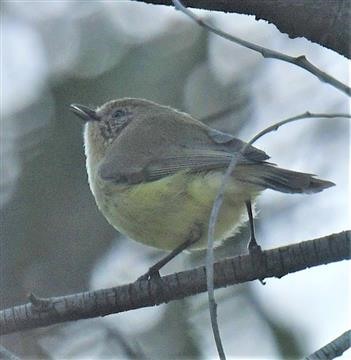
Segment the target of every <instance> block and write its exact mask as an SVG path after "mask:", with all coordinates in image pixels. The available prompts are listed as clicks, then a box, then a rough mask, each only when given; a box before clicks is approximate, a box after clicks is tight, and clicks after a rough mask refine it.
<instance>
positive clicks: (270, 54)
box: [172, 0, 351, 96]
mask: <svg viewBox="0 0 351 360" xmlns="http://www.w3.org/2000/svg"><path fill="white" fill-rule="evenodd" d="M172 3H173V4H174V6H175V7H176V8H177V9H178V10H180V11H181V12H183V13H184V14H185V15H187V16H189V17H190V18H191V19H192V20H194V21H195V22H196V23H197V24H198V25H200V26H202V27H203V28H204V29H207V30H208V31H210V32H212V33H213V34H216V35H218V36H220V37H222V38H223V39H227V40H229V41H231V42H233V43H235V44H238V45H241V46H244V47H246V48H248V49H250V50H253V51H256V52H258V53H260V54H261V55H262V56H263V57H264V58H267V59H277V60H281V61H284V62H287V63H290V64H293V65H295V66H298V67H300V68H302V69H305V70H306V71H308V72H309V73H311V74H312V75H314V76H316V77H317V78H318V79H319V80H320V81H322V82H325V83H327V84H329V85H331V86H334V87H335V88H336V89H338V90H340V91H342V92H343V93H345V94H346V95H348V96H351V88H350V87H349V86H347V85H345V84H344V83H342V82H341V81H339V80H337V79H336V78H334V77H332V76H331V75H329V74H327V73H326V72H323V71H322V70H320V69H319V68H318V67H317V66H315V65H313V64H312V63H311V62H309V61H308V60H307V58H306V56H305V55H300V56H296V57H294V56H289V55H286V54H284V53H281V52H279V51H275V50H272V49H269V48H265V47H263V46H260V45H257V44H255V43H252V42H249V41H246V40H243V39H241V38H239V37H236V36H234V35H230V34H228V33H226V32H224V31H222V30H220V29H218V28H217V27H215V26H213V25H212V24H210V23H209V22H207V21H206V20H203V19H201V18H200V17H198V16H197V15H195V14H194V12H192V11H190V10H189V9H188V8H187V7H185V6H184V5H183V4H182V2H181V1H180V0H172Z"/></svg>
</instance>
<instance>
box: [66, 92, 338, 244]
mask: <svg viewBox="0 0 351 360" xmlns="http://www.w3.org/2000/svg"><path fill="white" fill-rule="evenodd" d="M71 110H72V111H73V112H74V113H75V114H76V115H78V116H79V117H80V118H82V119H83V120H84V121H85V129H84V143H85V154H86V158H87V160H86V164H87V171H88V178H89V184H90V188H91V191H92V193H93V194H94V197H95V200H96V203H97V206H98V208H99V209H100V210H101V212H102V213H103V214H104V216H105V217H106V219H107V220H108V222H109V223H110V224H111V225H112V226H114V227H115V228H116V229H117V230H118V231H120V232H121V233H123V234H125V235H127V236H128V237H130V238H132V239H134V240H136V241H139V242H141V243H143V244H146V245H150V246H153V247H156V248H159V249H164V250H174V249H176V248H179V249H180V250H182V249H183V248H185V247H186V246H187V245H189V244H190V245H191V249H201V248H204V247H206V244H207V230H208V222H209V217H210V213H211V209H212V206H213V202H214V199H215V197H216V195H217V192H218V190H219V187H220V186H221V182H222V179H223V174H224V172H225V170H226V168H227V167H228V165H229V163H230V161H231V160H232V158H233V157H235V158H237V159H238V160H237V165H236V167H235V169H234V172H233V174H232V176H231V181H230V183H229V184H228V186H227V187H226V191H225V194H224V201H223V205H222V207H221V210H220V213H219V217H218V222H217V224H216V228H215V240H218V241H220V240H224V239H226V238H228V237H229V236H231V235H232V234H233V233H234V232H235V231H236V229H237V228H238V227H239V226H240V225H241V224H242V223H243V222H244V221H246V220H247V215H246V210H247V211H248V214H249V215H250V213H251V202H252V201H253V200H255V198H256V197H257V196H258V195H259V194H260V192H262V191H263V190H265V189H272V190H276V191H280V192H284V193H307V194H309V193H315V192H319V191H322V190H324V189H326V188H328V187H330V186H333V185H334V184H333V183H332V182H330V181H325V180H320V179H317V178H315V177H314V176H313V175H311V174H306V173H301V172H295V171H291V170H285V169H281V168H279V167H276V166H275V165H274V164H272V163H269V162H267V160H268V159H269V156H268V155H267V154H266V153H265V152H263V151H262V150H259V149H257V148H255V147H253V146H247V147H246V148H245V149H244V146H245V145H246V143H245V142H243V141H241V140H239V139H236V138H235V137H233V136H232V135H230V134H227V133H223V132H220V131H218V130H215V129H212V128H210V127H208V126H207V125H205V124H203V123H201V122H200V121H198V120H196V119H194V118H193V117H192V116H190V115H188V114H186V113H184V112H180V111H177V110H175V109H172V108H170V107H168V106H162V105H159V104H156V103H154V102H151V101H148V100H143V99H133V98H125V99H118V100H112V101H109V102H107V103H105V104H104V105H102V106H101V107H98V108H96V109H91V108H88V107H86V106H83V105H76V104H73V105H71ZM242 150H244V152H243V153H242ZM251 218H252V217H251ZM251 225H252V224H251ZM251 231H252V235H253V225H252V226H251ZM184 244H185V245H184ZM183 245H184V246H183ZM251 246H256V243H255V239H254V238H253V236H252V239H251Z"/></svg>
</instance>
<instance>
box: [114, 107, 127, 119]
mask: <svg viewBox="0 0 351 360" xmlns="http://www.w3.org/2000/svg"><path fill="white" fill-rule="evenodd" d="M126 114H127V111H126V110H123V109H118V110H116V111H115V112H114V113H112V117H113V118H115V119H117V118H120V117H122V116H125V115H126Z"/></svg>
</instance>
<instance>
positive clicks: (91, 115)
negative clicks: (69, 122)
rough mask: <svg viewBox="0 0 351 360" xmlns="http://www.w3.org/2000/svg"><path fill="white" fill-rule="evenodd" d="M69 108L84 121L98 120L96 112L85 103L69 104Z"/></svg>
mask: <svg viewBox="0 0 351 360" xmlns="http://www.w3.org/2000/svg"><path fill="white" fill-rule="evenodd" d="M69 108H70V110H71V111H72V112H73V113H74V114H76V115H77V116H78V117H80V118H81V119H83V120H84V122H87V121H99V120H100V119H99V117H98V116H97V114H96V111H95V110H93V109H90V108H88V107H87V106H85V105H79V104H71V105H70V106H69Z"/></svg>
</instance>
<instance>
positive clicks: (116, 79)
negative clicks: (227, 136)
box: [0, 1, 351, 359]
mask: <svg viewBox="0 0 351 360" xmlns="http://www.w3.org/2000/svg"><path fill="white" fill-rule="evenodd" d="M1 10H2V11H1V48H2V53H1V66H2V71H1V193H0V204H1V238H0V246H1V248H0V250H1V262H0V266H1V268H0V280H1V287H0V305H1V306H0V307H1V308H5V307H9V306H12V305H16V304H21V303H24V302H26V301H27V299H26V296H27V295H28V293H29V292H34V293H35V294H37V295H39V296H59V295H64V294H70V293H74V292H79V291H84V290H87V289H98V288H102V287H110V286H114V285H117V284H123V283H127V282H130V281H134V280H135V279H136V278H137V277H138V276H140V275H141V274H143V273H144V272H145V271H146V269H147V268H148V267H149V266H150V265H151V264H152V263H154V262H155V261H156V260H157V259H159V258H160V257H161V256H163V255H164V253H162V252H161V251H157V250H154V249H151V248H148V247H145V246H143V245H141V244H138V243H135V242H133V241H131V240H128V239H125V238H123V237H122V236H121V235H119V234H118V233H117V232H116V231H115V230H114V229H113V228H112V227H111V226H110V225H109V224H108V223H107V222H106V221H105V219H104V218H103V216H102V215H101V214H100V213H99V212H98V210H97V208H96V205H95V202H94V199H93V196H92V194H91V192H90V190H89V186H88V182H87V175H86V170H85V157H84V150H83V143H82V124H81V123H80V122H79V120H78V119H77V118H76V117H75V116H74V115H73V114H72V113H71V112H70V111H69V109H68V106H69V104H71V103H81V104H85V105H90V106H97V105H101V104H102V103H104V102H106V101H108V100H111V99H115V98H120V97H142V98H147V99H150V100H153V101H156V102H159V103H162V104H166V105H170V106H172V107H175V108H178V109H180V110H183V111H186V112H189V113H191V114H192V115H194V116H196V117H197V118H199V119H202V120H203V121H205V122H206V123H208V124H209V125H210V126H212V127H215V128H217V129H219V130H222V131H228V132H230V133H233V134H236V135H237V136H238V137H240V138H241V139H243V140H249V139H250V138H251V137H252V136H253V135H255V134H256V133H257V132H258V131H259V130H262V129H263V128H265V127H266V126H268V125H270V124H272V123H274V122H276V121H279V120H282V119H284V118H286V117H290V116H294V115H297V114H300V113H302V112H305V111H307V110H309V111H313V112H319V113H321V112H347V111H349V104H348V99H347V97H346V96H345V95H343V94H342V93H340V92H339V91H337V90H335V89H334V88H332V87H331V86H329V85H327V84H323V83H321V82H319V81H318V80H317V79H316V78H315V77H313V76H312V75H311V74H309V73H307V72H306V71H304V70H302V69H299V68H296V67H294V66H292V65H290V64H285V63H282V62H279V61H276V60H265V59H263V58H262V57H261V56H260V55H258V54H256V53H253V52H252V51H250V50H247V49H245V48H241V47H239V46H237V45H235V44H232V43H230V42H228V41H226V40H223V39H221V38H219V37H217V36H215V35H212V34H208V33H206V32H205V31H204V30H202V29H201V28H200V27H198V26H197V25H196V24H194V23H193V22H191V21H190V20H188V19H187V18H186V17H185V16H184V15H183V14H181V13H179V12H177V11H175V10H174V9H173V8H171V7H163V6H153V5H145V4H142V3H132V2H127V1H119V2H97V1H96V2H95V1H94V2H78V1H57V2H31V1H26V2H15V1H11V2H10V1H4V2H2V9H1ZM197 13H198V14H199V15H200V16H206V17H208V18H209V19H210V20H211V21H212V22H213V23H214V24H215V25H217V26H218V27H220V28H221V29H224V30H226V31H228V32H230V33H232V34H235V35H236V36H241V37H243V38H245V39H247V40H251V41H254V42H256V43H258V44H260V45H263V46H266V47H270V48H274V49H276V50H279V51H283V52H286V53H288V54H290V55H301V54H305V55H306V56H307V58H308V59H310V60H311V61H312V62H313V63H314V64H315V65H317V66H319V67H320V68H321V69H322V70H323V71H326V72H328V73H330V74H331V75H333V76H335V77H336V78H338V79H340V80H341V81H343V82H347V81H348V80H349V79H348V77H349V74H348V69H347V66H348V62H347V60H346V59H345V58H343V57H342V56H340V55H337V54H336V53H333V52H332V51H330V50H327V49H324V48H322V47H320V46H319V45H316V44H312V43H310V42H308V41H307V40H304V39H295V40H291V39H289V38H288V36H287V35H285V34H281V33H279V31H278V30H277V29H276V28H275V27H274V26H273V25H268V24H267V23H265V22H263V21H259V22H257V21H255V20H254V18H253V17H249V16H241V15H235V14H221V13H215V12H212V13H209V12H205V11H197ZM225 109H229V110H230V111H224V112H223V113H222V115H220V116H216V117H215V118H213V117H212V116H211V115H212V114H215V113H217V112H219V111H221V110H225ZM349 135H350V131H349V122H348V120H345V119H324V120H316V119H309V120H303V121H300V122H297V123H293V124H290V125H287V126H285V127H283V128H281V129H280V130H279V131H278V132H275V133H271V134H269V135H267V136H265V137H264V138H263V139H261V140H260V141H259V142H258V143H256V146H257V147H260V148H261V149H263V150H265V151H266V152H267V153H268V154H270V155H271V157H272V162H274V163H278V164H279V165H280V166H281V167H287V168H291V169H295V170H299V171H306V172H311V173H315V174H318V175H319V176H320V177H321V178H323V179H328V180H331V181H333V182H335V183H336V186H335V187H333V188H331V189H328V190H326V191H324V192H322V193H319V194H315V195H313V196H308V195H294V196H291V195H287V194H280V193H275V192H273V191H266V192H265V193H264V194H263V195H262V196H261V197H260V199H259V201H258V204H257V211H258V219H257V237H258V239H259V241H260V243H261V245H262V246H263V248H271V247H275V246H281V245H286V244H290V243H294V242H299V241H302V240H307V239H313V238H316V237H319V236H323V235H327V234H329V233H333V232H339V231H341V230H345V229H347V228H348V226H349V216H350V213H349V206H348V201H347V199H348V198H349V195H350V194H349V190H348V177H349ZM247 239H248V231H247V229H246V228H243V230H242V231H241V232H240V234H238V235H237V236H236V237H235V238H233V239H230V240H228V241H227V242H226V243H225V244H224V245H223V246H222V247H221V248H219V249H217V250H216V256H217V257H221V256H224V255H230V254H235V253H240V252H245V251H246V250H245V247H246V242H247ZM203 255H204V254H203V253H195V254H193V255H189V254H182V255H180V256H179V257H178V258H177V259H175V260H174V261H173V262H172V263H171V264H169V265H168V266H167V267H166V268H165V269H164V270H163V271H162V273H163V274H165V273H170V272H174V271H180V270H183V269H185V268H190V267H192V266H195V265H198V264H202V263H203ZM349 270H350V266H349V264H348V263H347V262H340V263H336V264H331V265H327V266H320V267H318V268H313V269H310V270H306V271H302V272H299V273H296V274H293V275H289V276H287V277H285V278H283V279H280V280H278V279H268V280H267V284H266V286H262V285H261V284H260V283H259V282H253V283H249V284H244V285H241V286H235V287H231V288H228V289H222V290H219V291H217V292H216V297H217V300H218V313H219V326H220V330H221V334H222V338H223V343H224V347H225V350H226V353H227V355H228V358H253V357H257V358H263V359H282V358H284V359H286V358H298V357H301V356H303V355H307V354H309V353H311V352H313V351H315V350H317V349H318V348H319V347H321V346H323V345H325V344H326V343H327V342H329V341H331V340H332V339H333V338H335V337H337V336H339V335H340V334H341V333H342V332H344V331H346V330H347V328H348V324H349V321H350V307H349V304H350V303H351V302H350V300H351V299H350V287H349V284H350V282H349V280H350V279H349V273H350V272H349ZM0 341H1V343H2V344H3V345H4V346H6V347H7V348H8V349H9V350H11V351H13V352H14V353H15V354H17V355H18V356H21V357H25V358H53V359H70V358H71V359H81V358H84V359H97V358H115V359H129V358H148V359H179V358H186V359H213V358H215V357H216V349H215V345H214V342H213V336H212V333H211V327H210V323H209V315H208V306H207V295H206V294H203V295H200V296H195V297H192V298H188V299H184V300H182V301H176V302H172V303H170V304H168V305H163V306H158V307H155V308H150V309H141V310H137V311H131V312H129V313H126V314H119V315H113V316H107V317H105V318H101V319H93V320H82V321H78V322H75V323H68V324H59V325H56V326H52V327H49V328H44V329H37V330H32V331H27V332H23V333H17V334H12V335H8V336H4V337H2V339H1V340H0ZM348 356H350V352H348ZM344 358H345V359H346V358H347V354H345V355H344Z"/></svg>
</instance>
